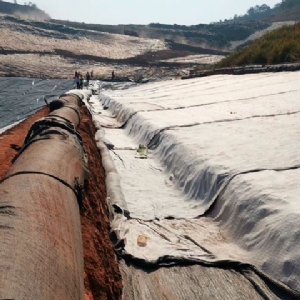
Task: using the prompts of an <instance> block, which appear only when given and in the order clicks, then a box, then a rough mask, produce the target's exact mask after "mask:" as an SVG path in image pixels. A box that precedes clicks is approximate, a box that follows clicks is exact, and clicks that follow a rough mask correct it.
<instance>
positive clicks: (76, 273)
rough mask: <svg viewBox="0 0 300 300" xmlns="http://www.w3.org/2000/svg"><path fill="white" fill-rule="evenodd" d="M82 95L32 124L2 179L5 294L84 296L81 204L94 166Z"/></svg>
mask: <svg viewBox="0 0 300 300" xmlns="http://www.w3.org/2000/svg"><path fill="white" fill-rule="evenodd" d="M76 97H77V96H74V95H68V98H69V100H71V102H72V101H73V103H70V102H68V104H66V103H64V105H63V106H61V107H60V108H58V109H55V110H53V111H52V112H51V113H50V115H49V116H48V117H46V118H43V119H41V120H39V121H37V122H36V123H34V124H33V125H32V127H31V129H30V130H29V132H28V135H27V137H26V138H25V141H24V145H23V147H22V149H21V151H20V152H19V154H18V155H17V157H16V159H15V161H14V164H13V165H12V167H11V168H10V169H9V171H8V173H7V174H6V175H5V177H4V179H2V180H1V181H0V235H1V247H0V272H1V275H0V299H18V300H22V299H24V300H29V299H30V300H42V299H43V300H53V299H61V300H75V299H76V300H77V299H78V300H82V299H83V298H84V283H83V273H84V269H83V249H82V237H81V224H80V214H79V206H80V205H81V204H82V198H81V197H82V194H81V187H82V186H83V184H84V180H85V178H86V177H87V176H88V175H87V174H88V172H87V160H86V155H85V152H84V149H83V146H82V142H81V139H80V136H79V135H78V134H77V132H76V131H75V129H76V127H77V126H78V124H79V121H80V120H79V118H80V114H78V112H79V108H78V105H77V104H76V103H75V102H76V101H78V99H77V98H76ZM78 104H79V102H78ZM69 105H71V106H72V108H67V107H66V106H69Z"/></svg>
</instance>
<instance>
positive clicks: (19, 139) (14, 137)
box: [0, 107, 122, 300]
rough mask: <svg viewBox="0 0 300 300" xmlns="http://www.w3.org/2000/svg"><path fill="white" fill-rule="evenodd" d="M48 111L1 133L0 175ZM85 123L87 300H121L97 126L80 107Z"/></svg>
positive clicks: (83, 226)
mask: <svg viewBox="0 0 300 300" xmlns="http://www.w3.org/2000/svg"><path fill="white" fill-rule="evenodd" d="M48 113H49V110H48V108H47V107H44V108H42V109H41V110H39V111H38V112H36V113H35V114H34V115H32V116H30V117H29V118H27V119H26V120H24V121H23V122H21V123H19V124H18V125H16V126H15V127H14V128H12V129H9V130H7V131H6V132H5V133H3V134H2V135H0V178H2V177H3V176H4V175H5V174H6V172H7V170H8V169H9V168H10V166H11V160H12V158H13V157H14V156H15V154H16V153H17V150H16V149H17V148H18V146H21V145H22V143H23V139H24V137H25V135H26V134H27V131H28V129H29V127H30V126H31V124H32V123H33V122H35V121H36V120H38V119H40V118H42V117H44V116H46V115H47V114H48ZM81 114H82V122H81V124H80V126H79V129H78V130H79V133H80V134H81V136H82V138H83V141H84V146H85V149H86V151H87V154H88V158H89V169H90V178H89V179H88V180H87V181H86V184H85V195H84V205H85V209H84V210H83V211H82V213H81V223H82V236H83V247H84V249H83V250H84V268H85V274H84V283H85V300H113V299H120V298H121V294H122V278H121V274H120V270H119V266H118V261H117V259H116V256H115V254H114V251H113V247H112V244H111V242H110V239H109V229H110V226H109V219H108V211H107V207H106V203H105V196H106V187H105V173H104V169H103V167H102V165H101V156H100V154H99V152H98V150H97V147H96V144H95V141H94V133H95V131H94V128H93V125H92V121H91V117H90V115H89V113H88V111H87V109H86V108H85V107H82V108H81Z"/></svg>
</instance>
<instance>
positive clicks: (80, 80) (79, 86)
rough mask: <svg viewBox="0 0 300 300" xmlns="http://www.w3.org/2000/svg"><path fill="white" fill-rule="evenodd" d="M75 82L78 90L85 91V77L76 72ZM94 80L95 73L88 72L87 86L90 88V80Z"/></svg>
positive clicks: (86, 75) (86, 77)
mask: <svg viewBox="0 0 300 300" xmlns="http://www.w3.org/2000/svg"><path fill="white" fill-rule="evenodd" d="M74 79H75V82H76V88H77V89H78V90H82V89H83V83H84V76H83V75H82V74H81V73H80V72H77V71H76V72H75V76H74ZM91 79H93V71H91V73H90V72H87V73H86V74H85V86H87V87H88V86H89V83H90V80H91Z"/></svg>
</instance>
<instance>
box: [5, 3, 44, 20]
mask: <svg viewBox="0 0 300 300" xmlns="http://www.w3.org/2000/svg"><path fill="white" fill-rule="evenodd" d="M30 3H31V2H30ZM0 13H2V14H9V15H16V16H20V17H22V18H30V19H35V20H49V19H50V16H49V15H48V14H46V13H45V12H44V11H43V10H41V9H39V8H38V7H37V6H36V5H35V4H34V3H33V4H31V5H21V4H17V3H10V2H4V1H0Z"/></svg>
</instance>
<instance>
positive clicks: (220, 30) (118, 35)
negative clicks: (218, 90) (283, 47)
mask: <svg viewBox="0 0 300 300" xmlns="http://www.w3.org/2000/svg"><path fill="white" fill-rule="evenodd" d="M290 1H292V0H290ZM294 10H295V7H293V8H292V9H290V8H286V9H285V10H283V11H280V14H277V15H268V18H264V19H263V20H240V21H230V22H229V21H228V22H220V23H213V24H198V25H193V26H184V25H176V24H175V25H164V24H157V23H151V24H149V25H101V24H85V23H80V22H69V21H64V20H55V19H49V16H48V15H47V14H46V13H45V12H43V11H41V10H40V9H39V8H37V7H36V6H35V5H34V4H31V5H18V4H12V3H8V2H2V1H0V28H1V37H2V39H1V40H0V76H28V77H44V78H73V74H74V72H75V71H80V72H82V73H86V72H87V71H93V73H94V74H95V75H96V77H97V78H102V79H104V78H106V79H107V78H110V77H111V74H112V71H114V72H115V74H116V75H117V77H118V78H119V79H120V80H129V79H130V80H139V79H141V78H149V79H165V78H174V77H177V76H184V75H187V74H189V70H190V69H193V68H198V67H201V68H203V67H206V66H207V65H210V64H212V63H214V62H218V61H219V60H220V59H221V58H222V56H224V55H227V54H229V53H230V52H232V51H233V50H234V49H236V47H244V45H245V44H247V43H249V42H251V41H252V40H253V39H256V38H257V37H259V36H260V35H263V34H264V33H265V32H267V31H272V30H274V29H275V28H278V27H281V26H282V25H283V24H284V23H280V22H277V23H272V22H273V21H274V20H275V17H276V16H277V19H276V20H283V21H286V20H287V19H293V18H294V19H295V18H296V15H295V13H292V12H293V11H294ZM185 57H187V58H185Z"/></svg>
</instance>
